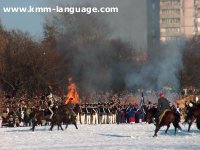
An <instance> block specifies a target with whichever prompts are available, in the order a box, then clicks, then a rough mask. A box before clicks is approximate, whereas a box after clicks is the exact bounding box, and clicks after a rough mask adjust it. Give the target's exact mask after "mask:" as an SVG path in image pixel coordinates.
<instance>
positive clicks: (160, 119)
mask: <svg viewBox="0 0 200 150" xmlns="http://www.w3.org/2000/svg"><path fill="white" fill-rule="evenodd" d="M168 111H171V110H170V109H165V110H164V111H163V113H162V114H161V115H160V116H159V124H160V123H161V121H162V119H163V117H164V115H165V113H166V112H168Z"/></svg>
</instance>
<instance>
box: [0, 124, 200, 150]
mask: <svg viewBox="0 0 200 150" xmlns="http://www.w3.org/2000/svg"><path fill="white" fill-rule="evenodd" d="M63 127H64V126H63ZM181 127H182V128H183V131H178V133H177V135H176V136H175V135H174V128H173V125H171V127H170V129H169V131H168V134H165V133H164V131H165V129H166V127H162V128H161V130H160V131H159V132H158V137H152V136H153V134H154V129H155V126H154V125H152V124H145V123H139V124H119V125H117V124H103V125H78V128H79V129H78V130H76V129H75V127H74V126H73V125H69V126H68V128H67V130H64V131H61V130H57V127H54V130H53V131H49V126H37V127H36V131H35V132H32V131H30V127H18V128H0V149H1V150H4V149H5V150H19V149H20V150H21V149H22V150H23V149H26V150H29V149H33V150H66V149H70V150H73V149H78V150H85V149H86V150H90V149H94V150H98V149H99V150H102V149H106V150H107V149H108V150H118V149H120V150H126V149H127V150H130V149H131V150H132V149H136V150H138V149H145V150H151V149H162V150H164V149H176V150H178V149H181V150H183V149H187V150H188V149H190V150H191V149H200V130H198V129H197V128H196V126H195V124H194V125H193V126H192V127H191V132H190V133H188V132H187V127H188V126H187V125H186V126H183V125H182V126H181Z"/></svg>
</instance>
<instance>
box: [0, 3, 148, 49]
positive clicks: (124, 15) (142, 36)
mask: <svg viewBox="0 0 200 150" xmlns="http://www.w3.org/2000/svg"><path fill="white" fill-rule="evenodd" d="M85 2H87V3H88V4H91V5H94V6H96V5H99V6H104V7H105V6H111V7H113V6H114V7H115V6H117V7H118V8H119V13H111V14H102V15H103V16H106V20H107V21H108V23H109V25H110V26H111V28H112V30H113V36H115V37H120V38H122V39H125V40H128V41H131V42H132V43H134V44H135V45H137V46H138V47H140V48H142V49H143V48H145V47H146V44H145V43H146V36H147V35H146V10H145V8H146V0H0V20H1V23H2V24H3V25H4V27H5V28H7V29H20V30H23V31H25V32H30V33H31V35H33V37H35V38H38V37H39V38H40V37H41V36H42V34H43V29H42V28H43V23H44V16H45V15H46V14H44V13H4V12H3V7H24V6H30V5H31V6H35V7H41V6H47V7H48V6H50V5H51V6H53V7H55V6H56V5H59V4H61V3H64V5H66V6H67V4H72V3H78V4H80V3H85Z"/></svg>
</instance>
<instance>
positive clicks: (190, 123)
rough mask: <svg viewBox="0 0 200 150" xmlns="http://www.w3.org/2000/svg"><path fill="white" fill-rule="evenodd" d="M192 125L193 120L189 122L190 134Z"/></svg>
mask: <svg viewBox="0 0 200 150" xmlns="http://www.w3.org/2000/svg"><path fill="white" fill-rule="evenodd" d="M192 123H193V120H191V121H190V122H189V126H188V132H190V128H191V125H192Z"/></svg>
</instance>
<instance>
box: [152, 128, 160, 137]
mask: <svg viewBox="0 0 200 150" xmlns="http://www.w3.org/2000/svg"><path fill="white" fill-rule="evenodd" d="M159 130H160V125H157V126H156V129H155V133H154V136H153V137H155V136H157V133H158V131H159Z"/></svg>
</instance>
